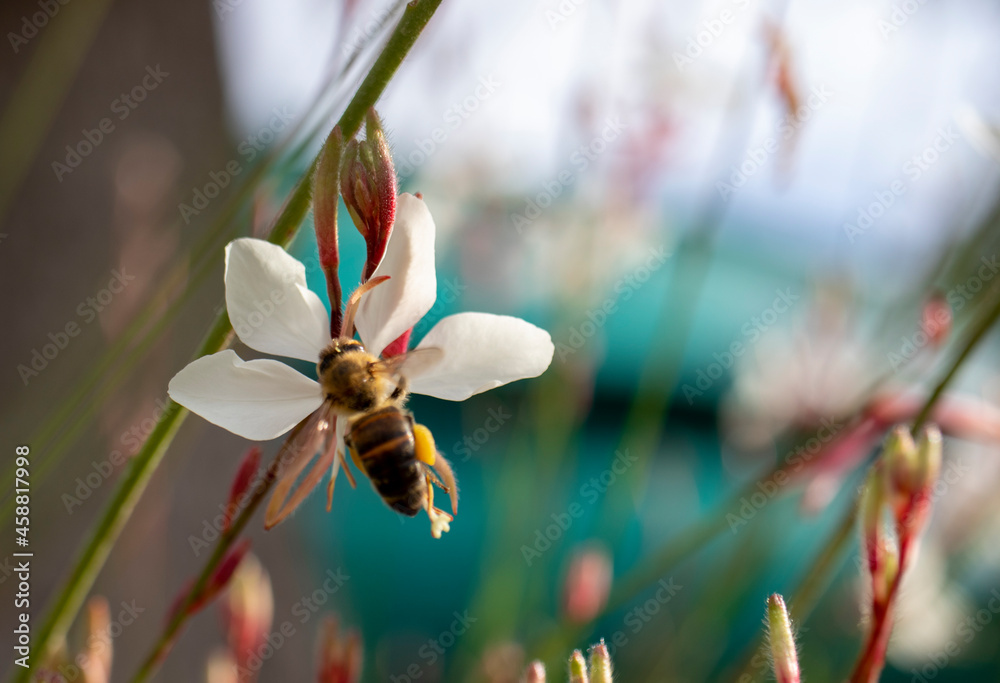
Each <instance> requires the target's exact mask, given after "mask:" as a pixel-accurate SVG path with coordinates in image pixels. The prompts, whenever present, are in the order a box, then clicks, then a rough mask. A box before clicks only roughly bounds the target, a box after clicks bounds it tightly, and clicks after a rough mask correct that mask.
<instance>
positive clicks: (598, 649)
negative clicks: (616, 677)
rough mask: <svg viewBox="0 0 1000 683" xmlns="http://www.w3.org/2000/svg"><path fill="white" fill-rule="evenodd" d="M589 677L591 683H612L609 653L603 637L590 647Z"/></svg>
mask: <svg viewBox="0 0 1000 683" xmlns="http://www.w3.org/2000/svg"><path fill="white" fill-rule="evenodd" d="M590 678H591V681H592V683H612V679H613V674H612V671H611V655H610V654H609V653H608V646H607V645H605V644H604V639H603V638H601V642H599V643H598V644H597V645H595V646H594V647H592V648H590Z"/></svg>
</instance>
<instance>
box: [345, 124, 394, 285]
mask: <svg viewBox="0 0 1000 683" xmlns="http://www.w3.org/2000/svg"><path fill="white" fill-rule="evenodd" d="M365 136H366V137H365V139H364V140H361V141H358V140H351V141H350V142H348V143H347V146H346V147H345V148H344V153H343V159H342V161H341V166H340V191H341V194H343V196H344V204H346V205H347V210H348V212H350V214H351V218H353V219H354V224H355V226H357V228H358V231H359V232H360V233H361V235H362V237H364V238H365V244H366V245H367V247H368V257H367V259H366V261H365V270H364V273H363V275H362V282H365V281H367V280H368V278H370V277H371V275H372V273H373V272H374V271H375V268H376V267H377V266H378V264H379V262H381V261H382V257H383V256H384V255H385V248H386V245H387V244H388V243H389V234H390V233H391V232H392V225H393V223H394V222H395V220H396V169H395V167H394V166H393V164H392V155H391V154H390V152H389V144H388V143H387V142H386V140H385V133H383V131H382V123H381V121H379V117H378V114H377V113H376V112H375V110H374V109H370V110H369V111H368V115H367V117H366V118H365Z"/></svg>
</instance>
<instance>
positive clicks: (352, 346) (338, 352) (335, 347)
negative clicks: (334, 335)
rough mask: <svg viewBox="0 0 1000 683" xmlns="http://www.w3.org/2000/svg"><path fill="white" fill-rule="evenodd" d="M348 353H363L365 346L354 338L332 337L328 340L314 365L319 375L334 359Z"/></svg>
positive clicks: (328, 367)
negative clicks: (328, 342)
mask: <svg viewBox="0 0 1000 683" xmlns="http://www.w3.org/2000/svg"><path fill="white" fill-rule="evenodd" d="M348 353H365V347H364V346H362V345H361V342H359V341H355V340H354V339H334V340H333V341H332V342H330V344H329V346H327V347H326V348H325V349H323V351H322V352H321V353H320V354H319V363H318V364H317V366H316V369H317V371H318V373H319V375H320V376H322V375H323V374H324V373H325V372H326V371H327V370H329V369H330V365H331V364H332V363H333V362H334V361H335V360H337V359H338V358H341V357H342V356H344V355H345V354H348Z"/></svg>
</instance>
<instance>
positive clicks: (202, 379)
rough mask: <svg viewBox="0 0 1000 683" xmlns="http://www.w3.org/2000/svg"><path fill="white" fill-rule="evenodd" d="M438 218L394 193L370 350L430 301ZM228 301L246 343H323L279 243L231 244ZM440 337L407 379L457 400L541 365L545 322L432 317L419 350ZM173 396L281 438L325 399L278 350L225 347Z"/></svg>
mask: <svg viewBox="0 0 1000 683" xmlns="http://www.w3.org/2000/svg"><path fill="white" fill-rule="evenodd" d="M434 231H435V228H434V221H433V219H432V218H431V215H430V212H429V211H428V209H427V206H426V205H425V204H424V202H423V201H422V200H420V199H417V198H416V197H414V196H412V195H409V194H403V195H400V197H399V202H398V208H397V214H396V223H395V225H394V227H393V230H392V234H391V236H390V238H389V244H388V247H387V249H386V254H385V257H384V258H383V260H382V262H381V263H380V264H379V266H378V268H377V269H376V270H375V273H374V274H373V276H372V277H373V278H374V277H378V276H381V275H388V276H389V278H390V279H389V280H387V281H385V282H384V283H383V284H381V285H379V286H377V287H375V288H374V289H372V290H371V291H370V292H368V293H367V294H365V295H364V297H363V299H362V301H361V305H360V307H359V309H358V314H357V319H356V326H357V330H358V334H359V336H360V337H361V342H362V344H364V345H365V348H366V349H367V350H368V352H369V353H372V354H374V355H381V353H382V351H383V350H384V349H385V347H386V346H387V345H388V344H389V343H390V342H392V341H393V340H394V339H396V338H397V337H399V336H400V335H401V334H403V333H404V332H405V331H406V330H409V329H410V328H411V327H413V326H414V325H415V324H416V323H417V322H418V321H419V320H420V319H421V318H422V317H423V316H424V315H425V314H426V313H427V312H428V311H429V310H430V309H431V307H432V306H433V305H434V300H435V298H436V293H437V278H436V275H435V269H434ZM225 282H226V306H227V307H228V309H229V319H230V321H231V322H232V323H233V328H234V329H235V331H236V333H237V335H238V336H239V338H240V340H241V341H242V342H243V343H244V344H246V345H247V346H249V347H250V348H252V349H255V350H257V351H261V352H264V353H268V354H273V355H275V356H284V357H288V358H296V359H300V360H306V361H310V362H313V363H315V362H317V361H318V360H319V354H320V352H321V351H322V350H323V349H324V348H325V347H326V345H327V344H329V342H330V333H329V327H330V319H329V314H328V313H327V311H326V308H325V307H324V306H323V303H322V302H321V301H320V299H319V297H318V296H317V295H316V294H315V293H314V292H312V291H311V290H309V289H308V287H306V272H305V266H303V265H302V263H300V262H299V261H297V260H296V259H295V258H293V257H292V256H290V255H289V254H288V253H287V252H286V251H285V250H284V249H282V248H281V247H279V246H276V245H274V244H271V243H269V242H264V241H262V240H257V239H250V238H246V239H238V240H235V241H233V242H231V243H230V244H229V245H228V246H227V247H226V272H225ZM421 347H437V348H439V349H441V350H442V351H443V352H444V353H443V357H442V360H441V361H440V362H438V363H436V364H435V365H434V366H433V367H431V368H429V369H428V370H426V372H425V373H424V374H422V375H418V376H416V377H413V378H412V379H411V381H410V386H409V389H410V391H412V392H415V393H419V394H427V395H429V396H436V397H438V398H443V399H448V400H452V401H461V400H464V399H466V398H468V397H470V396H473V395H475V394H478V393H481V392H483V391H487V390H489V389H493V388H494V387H498V386H501V385H503V384H506V383H508V382H513V381H515V380H518V379H525V378H528V377H536V376H538V375H540V374H541V373H542V372H544V371H545V369H546V368H548V366H549V363H551V361H552V354H553V351H554V347H553V345H552V339H551V337H550V336H549V334H548V333H547V332H545V331H544V330H541V329H539V328H538V327H535V326H534V325H532V324H530V323H528V322H526V321H524V320H521V319H520V318H514V317H510V316H500V315H491V314H488V313H459V314H457V315H451V316H448V317H446V318H444V319H442V320H441V321H440V322H438V323H437V324H436V325H435V326H434V327H433V328H431V330H430V331H429V332H428V333H427V335H426V336H425V337H424V338H423V340H422V341H421V342H420V344H419V345H418V346H417V348H421ZM169 394H170V397H171V398H172V399H173V400H174V401H176V402H177V403H179V404H180V405H182V406H184V407H186V408H188V409H189V410H191V411H192V412H194V413H197V414H198V415H201V416H202V417H203V418H205V419H206V420H208V421H209V422H212V423H213V424H216V425H218V426H220V427H223V428H224V429H227V430H229V431H231V432H233V433H234V434H238V435H240V436H242V437H245V438H247V439H253V440H258V441H263V440H268V439H273V438H275V437H278V436H280V435H282V434H284V433H285V432H287V431H288V430H290V429H291V428H292V427H294V426H295V425H296V424H298V423H299V422H300V421H302V420H303V419H304V418H306V417H308V416H309V415H310V414H312V413H313V412H314V411H316V410H317V409H318V408H319V407H320V406H321V404H322V403H323V396H322V392H321V390H320V386H319V383H318V382H316V380H315V379H313V378H312V377H306V376H305V375H303V374H302V373H300V372H298V371H297V370H295V369H293V368H292V367H291V366H289V365H286V364H285V363H282V362H281V361H277V360H269V359H262V360H251V361H244V360H242V359H241V358H240V357H239V356H238V355H237V354H236V353H235V352H234V351H232V350H226V351H221V352H219V353H216V354H212V355H210V356H205V357H203V358H199V359H198V360H196V361H194V362H193V363H191V364H190V365H188V366H187V367H185V368H184V369H183V370H181V371H180V372H179V373H177V375H176V376H175V377H174V378H173V379H172V380H171V381H170V386H169Z"/></svg>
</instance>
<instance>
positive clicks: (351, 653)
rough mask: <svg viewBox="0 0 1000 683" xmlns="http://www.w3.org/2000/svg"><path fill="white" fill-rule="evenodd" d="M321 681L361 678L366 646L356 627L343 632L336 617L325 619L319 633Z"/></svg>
mask: <svg viewBox="0 0 1000 683" xmlns="http://www.w3.org/2000/svg"><path fill="white" fill-rule="evenodd" d="M318 650H319V671H318V676H317V678H316V680H317V681H318V682H319V683H357V681H359V680H360V679H361V665H362V663H363V660H364V647H363V645H362V644H361V636H360V635H359V634H358V632H357V631H355V630H354V629H351V630H349V631H348V632H347V633H346V635H345V634H341V632H340V625H339V624H338V623H337V619H336V617H327V618H326V619H324V620H323V625H322V626H321V628H320V634H319V647H318Z"/></svg>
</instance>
